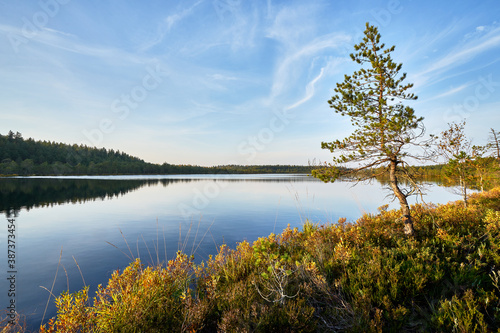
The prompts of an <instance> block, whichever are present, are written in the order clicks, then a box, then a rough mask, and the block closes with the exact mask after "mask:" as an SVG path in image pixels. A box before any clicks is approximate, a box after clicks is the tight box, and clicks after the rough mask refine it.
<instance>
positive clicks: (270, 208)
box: [0, 175, 460, 329]
mask: <svg viewBox="0 0 500 333" xmlns="http://www.w3.org/2000/svg"><path fill="white" fill-rule="evenodd" d="M388 194H389V192H388V191H387V190H384V189H383V188H382V186H381V185H380V184H379V183H374V184H358V185H356V186H354V187H352V183H347V182H337V183H333V184H331V183H329V184H325V183H322V182H320V181H318V180H316V179H314V178H311V177H309V176H306V175H189V176H183V175H176V176H98V177H97V176H96V177H90V176H88V177H87V176H85V177H84V176H82V177H28V178H0V217H1V218H2V219H3V220H4V223H3V226H4V227H2V228H1V232H0V240H1V241H0V242H1V244H3V245H2V248H3V250H2V259H1V264H0V267H1V269H2V272H4V278H3V279H1V282H0V288H1V297H0V301H1V307H2V308H7V306H8V305H9V304H10V303H9V302H10V301H11V299H14V300H15V304H16V310H17V311H18V312H19V313H20V314H22V315H24V316H26V321H27V324H28V328H29V329H36V328H37V327H38V325H39V323H40V321H41V320H42V317H43V314H44V311H45V307H46V303H47V300H48V299H49V292H48V291H47V290H46V289H44V288H42V287H45V288H47V289H48V290H51V289H52V285H53V283H54V280H55V283H54V287H53V290H52V292H53V294H55V295H58V294H60V293H61V292H62V291H65V290H68V289H69V291H70V292H74V291H77V290H80V289H81V288H83V287H84V285H89V286H91V288H90V290H91V294H90V295H91V296H92V295H93V294H94V291H95V290H96V287H97V285H98V284H106V282H107V280H108V279H109V277H110V276H111V273H112V272H113V271H114V270H116V269H118V268H120V269H123V268H124V267H126V266H127V265H128V263H129V262H130V261H131V259H130V258H131V257H140V258H141V259H142V260H143V262H144V263H146V264H150V263H156V262H158V261H160V262H162V261H165V258H167V259H172V258H173V257H175V253H176V252H177V250H179V249H181V250H183V251H184V252H186V253H188V254H193V255H194V257H195V261H196V262H200V261H202V260H206V259H207V258H208V256H209V255H211V254H215V253H216V252H217V248H218V247H219V246H220V245H221V244H227V245H228V246H229V247H231V248H234V247H235V246H236V244H237V243H238V242H241V241H244V240H247V241H249V242H253V241H254V240H256V239H257V238H259V237H263V236H268V235H269V234H270V233H280V232H281V231H282V230H283V229H284V228H286V227H287V225H288V224H290V226H291V227H299V228H300V227H301V226H302V225H303V223H304V222H305V221H306V220H311V221H312V222H315V223H320V224H322V223H335V222H336V221H338V219H339V218H341V217H345V218H347V220H348V221H354V220H356V219H357V218H358V217H360V216H361V215H362V214H363V213H365V212H367V213H376V212H377V207H379V206H382V205H384V204H390V208H397V207H398V205H397V204H396V203H395V202H392V203H391V201H390V199H389V198H386V196H387V195H388ZM424 199H425V201H426V202H433V203H446V202H448V201H450V200H458V199H460V197H459V196H457V195H454V194H452V193H451V192H449V191H448V190H447V189H446V188H443V187H438V186H436V185H432V184H430V185H429V187H428V195H427V196H425V197H424ZM412 202H415V199H414V200H413V201H412ZM9 221H10V222H9ZM12 225H13V226H14V227H12ZM9 230H10V231H9ZM12 234H14V235H15V244H13V243H12V242H10V243H9V244H11V245H15V247H14V249H13V250H12V251H11V252H10V254H9V252H8V248H7V246H8V239H9V235H12ZM10 239H13V237H11V238H10ZM11 249H12V247H11ZM9 255H10V258H9ZM9 259H10V260H15V262H14V263H13V262H10V263H9V262H8V260H9ZM59 263H60V264H59ZM9 264H13V266H11V267H9V266H8V265H9ZM11 272H12V273H11ZM56 273H57V274H56ZM12 275H14V276H15V281H14V282H15V283H14V288H15V297H9V296H8V293H9V292H8V291H9V289H10V288H12V287H13V286H12V284H11V282H12V281H11V282H9V281H8V280H7V278H8V277H10V276H12ZM54 315H55V306H54V305H53V298H51V299H50V304H49V306H48V308H47V313H46V314H45V319H44V321H45V322H46V321H47V320H48V319H49V318H50V317H52V316H54Z"/></svg>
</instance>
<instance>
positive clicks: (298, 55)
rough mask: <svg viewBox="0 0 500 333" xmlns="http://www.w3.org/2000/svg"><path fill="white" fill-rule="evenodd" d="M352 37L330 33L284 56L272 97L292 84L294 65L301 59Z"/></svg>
mask: <svg viewBox="0 0 500 333" xmlns="http://www.w3.org/2000/svg"><path fill="white" fill-rule="evenodd" d="M350 39H351V38H350V37H349V36H347V35H345V34H341V33H334V34H328V35H325V36H322V37H319V38H317V39H315V40H313V41H312V42H311V43H308V44H306V45H304V46H302V47H301V48H300V49H299V50H298V51H296V52H293V53H290V54H286V55H285V56H284V58H283V59H282V60H281V62H280V63H281V64H280V65H279V66H278V68H277V70H276V72H275V74H274V80H273V85H272V88H271V95H270V97H269V98H270V99H271V100H272V99H274V98H275V97H277V96H278V95H280V94H281V93H282V92H283V90H284V89H285V88H286V86H288V85H290V84H292V80H291V78H292V76H293V73H294V68H293V67H294V66H295V65H297V67H298V68H300V67H301V66H299V65H298V64H296V63H297V62H299V61H300V60H303V59H304V58H311V57H313V56H315V55H318V54H319V53H320V52H322V51H324V50H326V49H334V48H338V47H340V46H342V45H344V44H345V43H346V42H348V41H349V40H350Z"/></svg>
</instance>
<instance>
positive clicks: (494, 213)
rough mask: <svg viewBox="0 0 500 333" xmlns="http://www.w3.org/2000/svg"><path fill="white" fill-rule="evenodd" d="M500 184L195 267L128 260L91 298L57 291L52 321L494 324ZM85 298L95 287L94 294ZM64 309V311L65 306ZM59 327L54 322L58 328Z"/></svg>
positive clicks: (182, 326) (266, 242)
mask: <svg viewBox="0 0 500 333" xmlns="http://www.w3.org/2000/svg"><path fill="white" fill-rule="evenodd" d="M499 211H500V188H496V189H494V190H492V191H489V192H487V193H483V194H476V195H474V196H473V197H472V198H471V200H470V204H469V206H468V207H467V208H465V207H463V204H462V203H461V202H453V203H448V204H446V205H439V206H436V205H430V206H424V205H417V206H414V207H413V212H414V218H415V228H416V232H417V237H416V238H415V239H408V238H405V237H404V235H403V233H402V227H401V225H400V223H398V222H397V221H398V213H397V212H396V211H394V210H392V211H381V212H380V213H379V214H374V215H373V214H372V215H370V214H368V215H364V216H362V217H361V218H359V219H358V220H357V221H356V222H355V223H348V222H346V221H345V220H340V221H339V223H338V224H327V225H315V224H312V223H306V224H305V225H304V226H303V228H302V230H300V231H299V230H298V229H297V228H287V229H285V230H284V231H283V232H282V233H280V234H278V235H274V234H271V235H270V236H268V237H262V238H259V239H258V240H257V241H255V242H254V243H253V245H250V244H249V243H248V242H242V243H240V244H239V245H238V247H237V249H236V250H230V249H228V248H227V247H226V246H221V248H220V249H219V252H218V254H217V255H216V256H214V257H211V258H210V259H209V260H208V261H206V262H205V263H203V264H201V265H197V264H195V263H193V262H192V260H191V259H190V258H189V257H188V256H186V255H185V254H183V253H178V254H177V257H176V258H175V259H172V260H170V261H169V262H168V264H167V265H166V267H165V266H161V265H160V266H150V267H147V268H145V267H142V266H141V265H140V262H139V261H134V262H132V263H131V264H130V265H129V266H128V267H127V268H126V269H125V270H124V271H123V272H115V273H114V274H113V276H112V278H111V279H110V280H109V283H108V285H107V286H105V287H103V288H102V289H100V290H99V292H98V296H97V298H95V300H93V304H92V301H91V302H90V304H91V305H85V304H87V303H86V302H87V300H88V299H89V295H88V292H87V291H86V290H84V291H82V292H80V293H79V294H73V295H67V294H66V295H62V296H60V297H61V298H60V299H61V303H60V304H61V307H60V310H63V313H67V314H68V315H60V316H59V317H58V318H57V320H55V321H52V322H51V323H49V326H53V327H57V328H58V329H61V330H64V329H77V328H78V329H84V330H87V331H92V330H100V329H101V330H102V329H104V330H108V331H113V330H116V329H126V330H134V329H135V330H149V329H165V330H172V331H188V330H189V331H200V332H202V331H211V330H216V329H223V330H229V331H231V330H238V331H257V332H268V331H273V330H288V331H301V332H315V331H318V330H319V331H325V330H332V329H335V330H337V331H348V332H358V331H373V332H377V331H382V330H384V331H385V330H397V331H414V330H423V331H429V330H430V331H435V330H437V331H453V330H458V331H467V332H473V331H479V330H481V331H484V330H486V331H494V330H495V329H497V328H498V327H499V326H498V325H499V323H500V313H499V312H498V307H499V306H500V285H499V282H500V281H499V279H500V275H499V274H500V271H498V267H499V266H500V256H499V253H500V212H499ZM90 298H91V299H92V295H91V297H90ZM65 311H71V312H65ZM58 325H59V326H58Z"/></svg>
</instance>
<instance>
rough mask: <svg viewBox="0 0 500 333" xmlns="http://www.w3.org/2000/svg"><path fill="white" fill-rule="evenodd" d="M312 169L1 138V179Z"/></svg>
mask: <svg viewBox="0 0 500 333" xmlns="http://www.w3.org/2000/svg"><path fill="white" fill-rule="evenodd" d="M313 168H314V167H312V166H296V165H252V166H244V165H224V166H215V167H202V166H194V165H174V164H168V163H163V164H154V163H148V162H145V161H144V160H142V159H140V158H137V157H134V156H130V155H128V154H126V153H124V152H120V151H114V150H113V149H109V150H107V149H105V148H95V147H88V146H86V145H76V144H74V145H68V144H64V143H56V142H50V141H35V140H34V139H32V138H29V139H24V138H23V136H22V134H21V133H19V132H17V133H14V132H12V131H10V132H9V133H8V134H7V135H2V134H0V175H3V176H10V175H19V176H29V175H46V176H52V175H132V174H134V175H153V174H163V175H168V174H255V173H305V174H310V173H311V170H312V169H313Z"/></svg>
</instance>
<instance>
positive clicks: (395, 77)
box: [313, 23, 427, 236]
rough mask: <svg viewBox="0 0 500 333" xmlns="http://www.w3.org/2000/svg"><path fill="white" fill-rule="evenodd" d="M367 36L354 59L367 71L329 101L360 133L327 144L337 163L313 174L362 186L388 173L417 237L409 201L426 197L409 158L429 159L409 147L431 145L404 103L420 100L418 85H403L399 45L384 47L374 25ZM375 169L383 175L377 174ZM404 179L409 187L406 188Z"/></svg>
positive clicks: (348, 80)
mask: <svg viewBox="0 0 500 333" xmlns="http://www.w3.org/2000/svg"><path fill="white" fill-rule="evenodd" d="M364 34H365V36H364V38H363V40H362V41H361V42H360V43H359V44H357V45H355V46H354V49H355V51H356V52H355V53H354V54H351V58H352V60H353V61H355V62H356V63H358V64H360V65H365V64H366V65H368V66H366V67H367V68H361V69H360V70H358V71H355V72H354V74H353V75H351V76H349V75H345V78H344V82H342V83H337V87H336V88H335V90H334V91H335V92H336V95H335V96H333V97H332V98H331V100H329V101H328V103H329V104H330V107H331V108H333V109H334V111H335V112H336V113H339V114H340V115H342V116H348V117H350V119H351V123H352V125H353V126H354V127H355V130H354V132H353V133H352V134H351V135H350V136H349V137H347V138H345V139H343V140H342V141H341V140H335V141H333V142H322V144H321V147H322V148H323V149H329V150H330V152H332V153H335V154H337V155H335V157H333V162H334V163H333V164H328V165H326V166H325V168H323V169H320V170H315V171H313V175H314V176H315V177H317V178H319V179H321V180H323V181H325V182H333V181H335V180H336V179H338V178H339V177H349V179H350V180H353V181H356V182H359V181H365V180H369V179H373V178H375V177H377V176H380V175H381V174H383V175H388V176H389V184H390V188H391V190H392V192H393V194H394V196H395V197H396V198H397V199H398V200H399V203H400V205H401V209H402V215H403V216H402V220H403V223H404V232H405V234H407V235H410V236H413V235H414V229H413V221H412V217H411V212H410V206H409V204H408V201H407V197H408V196H410V195H412V194H416V193H421V192H420V190H421V189H420V186H419V185H418V184H417V183H416V181H415V180H414V178H413V176H412V174H411V173H410V172H409V170H408V164H407V160H408V159H412V158H413V159H423V158H427V157H426V156H425V155H426V153H425V150H424V152H423V153H422V152H420V153H417V152H415V151H409V150H408V149H407V148H409V147H410V146H412V145H415V146H420V147H426V144H425V143H424V142H420V143H419V142H417V141H418V140H419V138H421V137H422V136H423V133H424V127H423V124H422V120H423V118H422V117H417V116H416V115H415V111H414V110H413V108H411V107H409V106H405V105H403V103H402V101H403V100H410V101H411V100H416V99H417V96H415V95H414V94H412V93H409V92H408V90H409V89H410V88H412V87H413V84H403V81H404V80H405V78H406V73H403V74H402V75H399V72H400V71H401V68H402V64H397V63H395V62H394V61H393V60H392V58H391V52H393V51H394V49H395V46H392V47H390V48H386V47H385V45H384V44H381V43H380V38H381V35H380V34H379V32H378V29H377V28H376V27H375V26H371V25H370V24H369V23H366V30H365V32H364ZM338 153H340V154H338ZM375 168H378V170H381V172H373V170H374V169H375ZM401 179H405V180H406V181H407V183H408V184H409V185H408V186H407V187H403V186H402V185H401Z"/></svg>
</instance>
